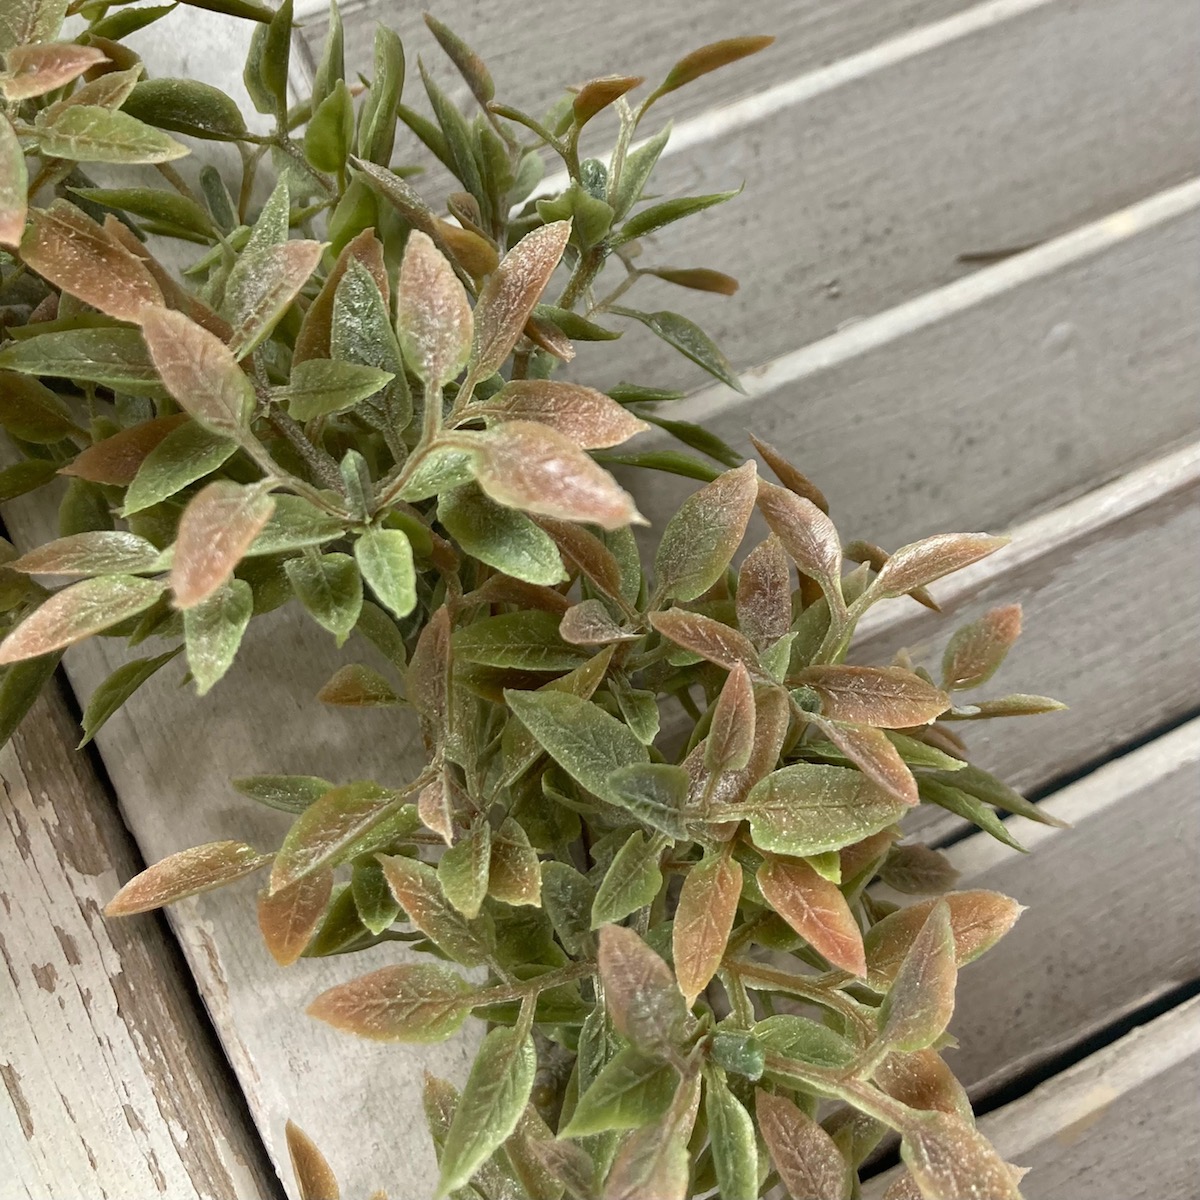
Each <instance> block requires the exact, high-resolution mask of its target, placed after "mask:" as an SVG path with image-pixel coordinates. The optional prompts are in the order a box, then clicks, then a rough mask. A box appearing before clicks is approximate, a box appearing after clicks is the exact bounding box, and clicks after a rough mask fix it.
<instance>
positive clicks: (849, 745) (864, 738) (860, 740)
mask: <svg viewBox="0 0 1200 1200" xmlns="http://www.w3.org/2000/svg"><path fill="white" fill-rule="evenodd" d="M809 719H810V720H811V721H812V722H813V724H814V725H816V726H817V727H818V728H819V729H820V730H821V731H822V732H823V733H824V734H825V736H826V737H827V738H828V739H829V740H830V741H831V742H832V743H833V744H834V745H835V746H836V747H837V748H838V749H839V750H840V751H841V752H842V753H843V754H844V755H845V756H846V757H847V758H848V759H849V760H850V761H851V762H852V763H853V764H854V765H855V766H856V767H857V768H858V769H859V770H860V771H861V772H862V773H863V774H864V775H865V776H866V777H867V778H868V779H870V780H871V781H872V782H874V783H877V784H879V786H880V787H881V788H883V790H884V791H885V792H890V793H891V794H892V795H893V796H895V797H896V799H897V800H903V801H904V803H905V804H919V803H920V802H921V796H920V793H919V792H918V791H917V781H916V780H915V779H914V778H913V773H912V771H910V770H909V769H908V764H907V763H906V762H905V761H904V759H903V758H901V757H900V751H899V750H897V749H896V747H895V746H893V745H892V743H891V742H890V741H889V740H888V738H887V735H886V734H885V733H883V731H882V730H879V729H875V728H873V727H872V726H870V725H851V724H846V723H843V722H839V721H827V720H825V719H824V718H823V717H818V716H815V715H813V716H810V718H809Z"/></svg>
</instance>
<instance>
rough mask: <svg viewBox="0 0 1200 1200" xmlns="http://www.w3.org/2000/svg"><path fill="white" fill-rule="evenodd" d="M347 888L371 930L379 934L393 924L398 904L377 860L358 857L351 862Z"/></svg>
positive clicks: (364, 921)
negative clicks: (358, 858)
mask: <svg viewBox="0 0 1200 1200" xmlns="http://www.w3.org/2000/svg"><path fill="white" fill-rule="evenodd" d="M350 888H351V892H352V894H353V896H354V906H355V907H356V908H357V909H358V915H359V916H360V917H361V918H362V923H363V924H364V925H365V926H366V927H367V928H368V929H369V930H370V931H371V932H372V933H374V934H380V933H382V932H383V931H384V930H385V929H387V928H389V927H390V926H391V925H393V924H395V922H396V919H397V918H398V917H399V915H400V905H399V904H397V903H396V897H395V896H393V895H392V889H391V888H390V887H388V882H387V877H386V876H385V875H384V873H383V867H382V866H381V865H380V863H379V860H378V859H375V858H365V859H360V860H359V861H358V862H356V863H355V864H354V873H353V875H352V876H351V879H350Z"/></svg>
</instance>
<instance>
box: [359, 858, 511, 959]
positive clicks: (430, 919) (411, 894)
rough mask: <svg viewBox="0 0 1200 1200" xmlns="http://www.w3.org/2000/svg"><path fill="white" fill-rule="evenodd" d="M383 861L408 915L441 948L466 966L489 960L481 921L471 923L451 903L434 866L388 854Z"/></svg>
mask: <svg viewBox="0 0 1200 1200" xmlns="http://www.w3.org/2000/svg"><path fill="white" fill-rule="evenodd" d="M379 861H380V863H381V864H382V865H383V873H384V875H385V876H386V877H387V881H388V886H389V887H390V888H391V889H392V895H393V896H395V898H396V900H397V901H398V902H399V904H400V907H401V908H402V909H403V910H404V912H405V915H406V916H407V917H408V919H409V920H410V921H411V922H412V923H413V924H414V925H415V926H416V927H417V928H418V929H419V930H420V931H421V932H422V933H423V934H424V935H425V936H426V937H427V938H429V940H430V941H432V942H433V943H434V944H435V945H436V946H437V947H438V949H440V950H441V951H442V952H443V953H444V954H446V955H447V956H448V957H450V958H452V959H454V961H455V962H457V963H461V964H462V965H463V966H464V967H477V966H479V965H480V964H481V963H484V962H486V961H487V960H488V958H489V955H490V950H489V947H488V946H487V945H486V944H485V943H484V942H483V940H481V938H480V936H479V933H478V930H479V922H474V923H472V922H469V921H468V920H467V919H466V918H465V917H464V916H463V915H462V914H461V913H460V912H459V911H458V910H457V909H456V908H454V907H453V906H452V905H451V904H450V902H449V901H448V900H447V899H446V896H445V893H444V892H443V891H442V886H441V883H440V882H439V881H438V877H437V872H436V871H435V870H434V868H433V867H431V866H430V865H429V864H428V863H424V862H420V861H418V860H417V859H412V858H400V857H391V856H388V855H385V854H381V855H380V856H379Z"/></svg>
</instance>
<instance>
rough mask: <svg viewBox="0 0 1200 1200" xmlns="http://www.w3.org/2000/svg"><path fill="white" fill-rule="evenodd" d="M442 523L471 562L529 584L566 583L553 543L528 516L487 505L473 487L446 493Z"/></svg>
mask: <svg viewBox="0 0 1200 1200" xmlns="http://www.w3.org/2000/svg"><path fill="white" fill-rule="evenodd" d="M438 520H439V521H440V522H441V523H442V525H443V526H445V528H446V531H447V533H449V534H450V536H451V537H452V538H454V540H455V541H456V542H457V543H458V544H459V545H460V546H461V547H462V548H463V550H465V551H466V552H467V553H468V554H469V555H471V557H472V558H477V559H479V560H480V561H481V562H484V563H486V564H487V565H488V566H489V567H495V568H496V570H498V571H502V572H503V573H504V574H505V575H511V576H512V577H513V578H514V579H521V580H524V581H525V582H526V583H537V584H555V583H561V582H562V581H563V580H565V579H566V578H567V573H566V571H565V570H564V569H563V564H562V558H561V557H560V556H559V553H558V548H557V547H556V546H555V544H554V541H553V539H552V538H551V537H550V535H549V534H548V533H546V532H545V531H544V530H542V529H539V528H538V526H536V525H535V524H534V523H533V522H532V521H531V520H530V519H529V518H528V517H527V516H526V515H525V514H524V513H521V512H517V510H516V509H514V508H505V507H504V506H503V505H501V504H496V503H495V501H493V500H489V499H488V498H487V496H485V495H484V494H483V493H482V492H481V491H480V490H479V488H478V487H476V486H475V485H474V484H467V485H465V486H464V487H460V488H454V489H453V490H451V491H448V492H443V493H442V495H441V496H440V497H439V498H438Z"/></svg>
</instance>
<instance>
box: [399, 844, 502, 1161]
mask: <svg viewBox="0 0 1200 1200" xmlns="http://www.w3.org/2000/svg"><path fill="white" fill-rule="evenodd" d="M379 861H380V863H381V864H382V865H383V873H384V875H385V876H386V878H387V881H388V887H390V888H391V889H392V895H393V896H395V897H396V900H397V902H398V903H399V905H400V907H401V908H402V909H404V912H405V914H406V916H407V917H408V919H409V920H410V921H411V922H412V923H413V924H414V925H415V926H416V927H417V928H418V929H419V930H420V931H421V932H422V933H423V934H424V935H425V936H426V937H427V938H429V939H430V941H432V942H434V943H435V944H436V945H437V946H438V947H439V948H440V949H441V950H442V951H443V952H444V953H445V954H447V955H448V956H449V957H450V958H452V959H454V961H455V962H457V963H461V964H462V965H463V966H464V967H477V966H479V965H480V964H481V963H483V962H485V961H486V960H487V958H488V948H487V946H485V945H484V944H483V942H482V941H480V939H479V938H478V937H477V936H476V934H475V933H474V932H473V931H472V929H471V926H470V925H469V924H468V923H467V921H466V919H465V918H464V917H463V916H462V914H461V913H459V912H458V911H457V910H456V909H455V908H453V907H452V906H451V905H450V903H449V901H448V900H447V899H446V896H445V894H444V893H443V891H442V887H441V884H440V883H439V882H438V877H437V872H436V871H435V870H434V869H433V867H431V866H430V865H429V864H428V863H423V862H419V861H417V860H416V859H412V858H400V857H396V856H389V855H384V854H381V855H380V856H379ZM510 1132H511V1131H510ZM507 1136H508V1135H507V1134H505V1137H507ZM501 1140H503V1138H502V1139H501Z"/></svg>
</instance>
